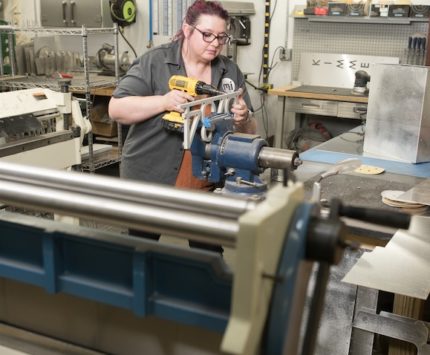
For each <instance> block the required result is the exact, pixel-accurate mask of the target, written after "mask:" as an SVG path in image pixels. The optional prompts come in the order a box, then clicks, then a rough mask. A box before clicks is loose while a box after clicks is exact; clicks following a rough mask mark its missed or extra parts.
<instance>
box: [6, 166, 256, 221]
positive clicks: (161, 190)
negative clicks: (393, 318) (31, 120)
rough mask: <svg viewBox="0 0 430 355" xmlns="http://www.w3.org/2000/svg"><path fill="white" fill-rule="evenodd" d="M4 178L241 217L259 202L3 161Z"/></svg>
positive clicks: (180, 208) (177, 208)
mask: <svg viewBox="0 0 430 355" xmlns="http://www.w3.org/2000/svg"><path fill="white" fill-rule="evenodd" d="M0 179H1V180H9V181H14V182H24V183H28V184H33V185H35V186H41V187H47V188H58V189H62V190H64V191H69V192H77V193H83V194H86V195H97V196H100V197H102V196H103V197H110V198H114V199H116V200H122V201H129V202H135V203H139V204H145V205H151V206H154V207H162V208H170V209H176V210H178V211H188V212H196V213H199V214H201V213H204V214H207V215H211V216H218V217H223V218H229V219H237V218H238V217H239V216H240V215H241V214H243V213H245V212H246V211H248V210H251V209H254V208H255V206H256V202H255V201H250V200H247V199H244V198H240V197H237V196H236V197H234V198H232V197H228V196H221V195H216V194H208V193H204V192H200V191H188V190H180V189H174V188H171V187H169V186H163V185H158V184H149V183H138V182H132V181H126V180H119V179H117V178H112V177H102V176H95V175H88V174H82V173H76V172H64V171H58V170H49V169H43V168H37V167H31V166H23V165H19V164H13V163H6V162H0Z"/></svg>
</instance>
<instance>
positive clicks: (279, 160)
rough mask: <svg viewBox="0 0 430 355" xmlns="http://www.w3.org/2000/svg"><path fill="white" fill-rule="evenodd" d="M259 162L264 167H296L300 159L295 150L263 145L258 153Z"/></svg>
mask: <svg viewBox="0 0 430 355" xmlns="http://www.w3.org/2000/svg"><path fill="white" fill-rule="evenodd" d="M258 163H259V165H260V166H261V167H262V168H275V169H296V168H297V166H298V165H300V159H299V155H298V154H297V152H296V151H295V150H286V149H277V148H271V147H263V148H262V149H261V151H260V154H259V155H258Z"/></svg>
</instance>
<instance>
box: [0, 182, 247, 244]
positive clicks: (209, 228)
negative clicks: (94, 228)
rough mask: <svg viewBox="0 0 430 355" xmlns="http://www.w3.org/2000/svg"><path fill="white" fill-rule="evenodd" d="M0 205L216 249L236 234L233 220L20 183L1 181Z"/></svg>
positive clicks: (231, 239) (232, 241) (228, 241)
mask: <svg viewBox="0 0 430 355" xmlns="http://www.w3.org/2000/svg"><path fill="white" fill-rule="evenodd" d="M0 201H2V202H3V203H6V204H11V205H14V206H18V207H23V208H29V209H36V210H41V211H45V212H52V213H59V214H65V215H69V216H73V217H79V218H85V219H89V218H90V219H91V220H94V221H99V222H104V223H108V224H110V225H116V226H123V227H126V228H134V229H142V230H145V231H148V232H154V233H160V234H168V235H172V236H176V237H181V238H186V239H192V240H196V241H201V242H205V243H210V244H216V245H219V244H221V245H225V246H234V245H235V242H236V236H237V233H238V231H239V223H238V222H237V221H233V220H226V219H224V218H219V217H214V216H207V215H204V214H198V213H194V212H185V211H179V210H172V209H169V208H162V207H154V206H145V205H141V204H138V203H134V202H128V201H118V200H115V199H112V198H109V197H103V196H100V197H99V196H95V195H87V194H85V193H77V192H69V191H64V190H58V189H54V188H49V187H41V186H34V185H31V184H26V183H22V182H11V181H2V183H1V184H0Z"/></svg>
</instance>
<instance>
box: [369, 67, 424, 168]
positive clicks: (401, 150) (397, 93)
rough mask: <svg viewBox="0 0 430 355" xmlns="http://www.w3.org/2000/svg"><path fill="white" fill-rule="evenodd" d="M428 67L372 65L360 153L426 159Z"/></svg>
mask: <svg viewBox="0 0 430 355" xmlns="http://www.w3.org/2000/svg"><path fill="white" fill-rule="evenodd" d="M429 85H430V83H429V68H426V67H421V66H409V65H386V64H380V65H376V66H375V71H374V73H373V75H372V80H371V86H370V93H369V104H368V112H367V122H366V134H365V138H364V147H363V149H364V154H365V155H367V156H376V157H380V158H384V159H388V160H398V161H404V162H409V163H421V162H428V161H430V90H429Z"/></svg>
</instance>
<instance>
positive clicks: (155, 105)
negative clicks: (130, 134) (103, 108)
mask: <svg viewBox="0 0 430 355" xmlns="http://www.w3.org/2000/svg"><path fill="white" fill-rule="evenodd" d="M164 111H166V103H165V99H164V96H127V97H122V98H114V97H112V98H111V100H110V102H109V117H111V118H112V119H113V120H115V121H117V122H119V123H121V124H127V125H131V124H134V123H138V122H141V121H145V120H147V119H149V118H151V117H154V116H155V115H158V114H160V113H161V112H164Z"/></svg>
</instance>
